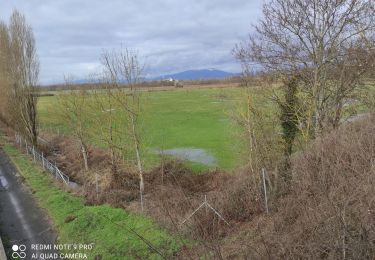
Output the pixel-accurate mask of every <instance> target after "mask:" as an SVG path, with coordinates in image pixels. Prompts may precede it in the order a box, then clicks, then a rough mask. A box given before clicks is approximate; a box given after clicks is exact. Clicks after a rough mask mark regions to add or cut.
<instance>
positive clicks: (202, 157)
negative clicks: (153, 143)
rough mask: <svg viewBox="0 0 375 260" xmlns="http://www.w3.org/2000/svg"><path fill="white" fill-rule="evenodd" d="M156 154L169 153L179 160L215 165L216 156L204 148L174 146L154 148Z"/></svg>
mask: <svg viewBox="0 0 375 260" xmlns="http://www.w3.org/2000/svg"><path fill="white" fill-rule="evenodd" d="M154 152H155V153H156V154H160V155H161V154H164V155H171V156H173V157H176V158H178V159H180V160H186V161H191V162H196V163H202V164H205V165H207V166H215V165H216V158H215V156H213V155H211V154H210V153H208V152H207V151H206V150H204V149H199V148H174V149H166V150H161V149H155V150H154Z"/></svg>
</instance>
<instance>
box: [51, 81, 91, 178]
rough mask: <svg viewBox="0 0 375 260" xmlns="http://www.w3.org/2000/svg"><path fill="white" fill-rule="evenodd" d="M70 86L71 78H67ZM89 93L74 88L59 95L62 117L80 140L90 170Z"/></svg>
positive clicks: (84, 159) (67, 83) (86, 164)
mask: <svg viewBox="0 0 375 260" xmlns="http://www.w3.org/2000/svg"><path fill="white" fill-rule="evenodd" d="M65 82H66V83H65V84H66V86H67V87H68V86H69V85H70V81H69V80H67V79H66V80H65ZM88 98H89V97H88V94H87V92H86V91H85V90H72V91H69V93H63V94H61V95H59V96H58V101H59V106H60V109H59V111H61V115H60V116H61V118H62V119H63V120H64V122H65V125H66V126H67V127H68V128H69V129H70V132H71V133H72V134H73V136H74V137H75V138H77V140H78V141H79V148H80V151H81V154H82V159H83V163H84V167H85V170H86V171H88V170H89V164H88V147H87V143H88V139H89V127H90V113H89V111H88V108H89V105H88Z"/></svg>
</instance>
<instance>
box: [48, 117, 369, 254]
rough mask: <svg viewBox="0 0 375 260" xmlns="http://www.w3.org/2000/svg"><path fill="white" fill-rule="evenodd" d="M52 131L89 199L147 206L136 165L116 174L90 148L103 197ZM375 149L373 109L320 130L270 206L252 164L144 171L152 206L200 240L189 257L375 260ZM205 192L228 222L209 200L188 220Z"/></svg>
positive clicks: (58, 152)
mask: <svg viewBox="0 0 375 260" xmlns="http://www.w3.org/2000/svg"><path fill="white" fill-rule="evenodd" d="M46 139H49V140H50V144H51V145H52V146H53V147H55V148H54V149H49V150H48V149H46V147H45V148H44V151H45V153H47V154H49V157H50V159H53V160H56V161H57V162H58V164H59V165H60V166H61V167H62V168H63V169H64V170H65V171H66V172H67V173H70V174H71V176H72V177H73V179H74V180H76V181H77V182H78V183H80V184H82V190H81V191H79V193H81V194H84V195H85V196H86V199H87V202H88V203H90V204H102V203H109V204H111V205H113V206H116V207H122V208H125V209H128V210H132V211H140V206H139V203H137V199H138V196H139V186H138V185H139V184H138V176H137V173H136V172H132V171H131V170H130V169H128V168H126V167H125V166H123V167H119V169H118V174H115V175H113V174H111V170H110V165H111V163H110V158H109V157H108V155H107V153H106V151H104V150H100V149H97V148H95V149H94V148H93V147H90V148H89V153H90V156H89V158H90V160H91V161H90V164H91V165H92V169H95V171H98V172H100V176H101V181H100V183H101V187H100V192H99V195H98V196H97V195H96V192H95V180H94V174H93V172H90V173H88V172H85V171H84V170H83V169H82V164H81V162H80V160H79V155H80V151H79V147H77V145H76V144H75V142H74V140H69V139H66V138H62V137H52V136H48V137H46ZM374 158H375V118H374V117H371V118H370V119H368V120H366V121H362V122H356V123H353V124H352V125H347V126H345V127H342V128H339V129H338V130H335V131H334V132H332V133H330V134H328V135H326V136H324V137H322V138H319V139H318V140H316V141H315V142H314V143H312V144H311V145H310V146H309V147H307V148H306V149H305V150H304V151H301V152H298V153H297V154H294V155H293V157H292V159H291V167H292V175H293V178H292V181H291V185H290V186H289V187H288V189H287V190H285V191H284V193H283V194H284V195H283V196H279V197H276V196H273V197H272V198H271V201H270V213H269V214H266V213H265V210H264V204H263V203H264V200H263V196H262V193H261V188H260V187H259V189H256V188H254V185H253V182H252V179H251V178H250V176H249V174H248V172H246V171H243V172H242V173H241V172H237V173H235V174H228V173H222V172H217V171H211V172H206V173H204V174H197V173H194V172H192V171H191V170H190V169H188V168H186V167H185V166H184V165H183V164H182V163H181V162H178V161H163V162H162V163H161V165H160V166H158V167H156V168H154V169H152V170H150V171H148V172H146V173H145V187H146V189H145V191H146V192H145V210H146V211H145V213H146V214H148V215H150V216H152V217H153V218H154V219H156V220H157V221H158V222H159V223H160V224H162V225H163V226H164V227H166V228H168V229H169V230H171V231H172V232H174V233H175V234H179V235H181V236H182V237H184V238H193V239H195V240H197V241H201V244H199V245H196V246H195V247H194V250H191V249H188V247H187V248H185V250H183V251H182V252H181V254H182V255H180V257H184V258H194V257H195V256H197V255H204V254H207V256H209V257H210V258H215V259H217V258H231V259H233V258H244V257H245V258H246V257H248V258H270V259H275V258H288V259H289V258H328V259H337V258H347V259H371V258H372V257H374V256H375V251H374V248H375V244H374V243H375V218H374V212H375V197H374V195H373V194H374V192H375V190H374V187H375V186H374V182H375V164H374V162H375V161H374ZM205 195H207V199H208V202H209V203H210V204H211V205H212V206H213V207H214V208H215V209H216V210H217V211H218V212H220V214H222V216H223V217H224V218H225V219H226V220H227V221H228V222H229V225H227V224H225V222H224V221H222V220H221V219H220V218H218V217H217V216H216V215H215V214H214V213H213V212H212V211H210V210H206V209H203V210H201V211H199V212H198V213H197V214H196V215H194V217H192V218H191V219H190V220H189V221H187V222H186V223H185V224H183V225H181V222H182V221H183V220H184V219H185V218H186V217H187V216H188V215H189V214H190V213H192V212H193V210H194V209H195V208H197V207H198V206H199V205H200V204H201V203H202V202H203V199H204V196H205ZM244 239H245V241H242V240H244ZM208 252H210V253H208Z"/></svg>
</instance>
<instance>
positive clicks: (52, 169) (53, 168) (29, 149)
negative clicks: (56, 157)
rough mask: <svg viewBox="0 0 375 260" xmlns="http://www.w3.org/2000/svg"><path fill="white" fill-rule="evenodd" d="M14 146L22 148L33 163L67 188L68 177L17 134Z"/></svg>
mask: <svg viewBox="0 0 375 260" xmlns="http://www.w3.org/2000/svg"><path fill="white" fill-rule="evenodd" d="M15 138H16V144H17V145H18V146H19V147H21V148H24V149H25V150H26V153H27V154H29V155H31V156H32V158H33V160H34V162H39V163H40V164H41V166H42V167H43V169H44V170H46V171H48V172H50V173H51V174H52V175H53V176H54V177H55V178H56V179H57V180H59V181H62V182H63V183H64V184H65V185H67V186H69V184H70V180H69V176H67V175H66V174H65V173H63V172H62V171H61V170H60V169H59V168H58V167H57V166H56V162H54V163H52V162H50V161H49V160H48V159H47V158H46V157H45V156H44V154H43V152H38V151H37V150H36V149H35V147H34V146H32V145H29V144H28V143H27V141H26V140H24V139H23V138H22V137H21V136H20V135H19V134H16V135H15Z"/></svg>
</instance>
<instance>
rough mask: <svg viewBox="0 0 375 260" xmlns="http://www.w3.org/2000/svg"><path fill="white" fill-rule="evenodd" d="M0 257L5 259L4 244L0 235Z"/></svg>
mask: <svg viewBox="0 0 375 260" xmlns="http://www.w3.org/2000/svg"><path fill="white" fill-rule="evenodd" d="M0 259H5V260H6V259H7V256H6V254H5V249H4V246H3V242H2V241H1V237H0Z"/></svg>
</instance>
